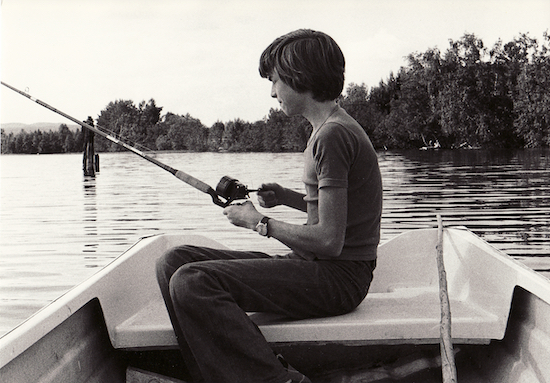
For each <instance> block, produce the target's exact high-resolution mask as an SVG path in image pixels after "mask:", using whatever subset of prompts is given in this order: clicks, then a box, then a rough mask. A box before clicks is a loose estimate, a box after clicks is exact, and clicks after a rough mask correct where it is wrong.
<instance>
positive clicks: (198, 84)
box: [0, 0, 550, 126]
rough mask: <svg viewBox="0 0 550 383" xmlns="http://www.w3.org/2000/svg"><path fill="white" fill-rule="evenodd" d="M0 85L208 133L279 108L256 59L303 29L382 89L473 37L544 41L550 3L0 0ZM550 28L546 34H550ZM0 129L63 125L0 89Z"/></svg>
mask: <svg viewBox="0 0 550 383" xmlns="http://www.w3.org/2000/svg"><path fill="white" fill-rule="evenodd" d="M1 4H2V5H1V9H0V12H1V30H0V31H1V32H0V33H1V47H0V49H1V50H0V52H1V58H0V77H1V79H2V81H3V82H5V83H7V84H9V85H12V86H14V87H16V88H19V89H21V90H23V91H26V92H28V93H29V94H30V95H32V96H34V97H36V98H38V99H40V100H42V101H44V102H46V103H48V104H50V105H51V106H53V107H55V108H57V109H58V110H61V111H63V112H65V113H66V114H68V115H71V116H73V117H75V118H77V119H79V120H85V119H86V118H87V117H88V116H92V118H94V119H96V118H97V117H98V115H99V114H100V113H101V111H102V110H103V109H105V108H106V106H107V105H108V104H109V102H112V101H116V100H121V99H122V100H132V101H133V102H134V103H135V104H136V105H138V104H139V103H140V102H141V101H148V100H150V99H151V98H152V99H154V100H155V102H156V105H157V106H162V107H163V111H162V114H165V113H167V112H171V113H175V114H180V115H186V114H190V115H191V116H192V117H194V118H198V119H199V120H201V122H202V123H203V124H204V125H206V126H211V125H212V124H214V123H215V122H216V121H222V122H227V121H231V120H234V119H236V118H241V119H243V120H245V121H250V122H254V121H257V120H260V119H262V118H264V117H265V116H266V115H268V113H269V110H270V108H277V107H278V104H277V102H276V100H274V99H272V98H271V97H270V89H271V87H270V83H269V81H267V80H265V79H262V78H261V77H260V76H259V74H258V59H259V57H260V54H261V52H262V51H263V50H264V49H265V48H266V47H267V46H268V45H269V44H270V43H271V42H272V41H273V40H274V39H275V38H277V37H279V36H280V35H283V34H285V33H287V32H290V31H292V30H296V29H299V28H310V29H315V30H320V31H323V32H325V33H328V34H329V35H331V36H332V37H333V38H334V39H335V40H336V42H337V43H338V44H339V45H340V47H341V49H342V51H343V52H344V55H345V58H346V87H347V86H348V85H349V84H350V83H356V84H363V83H364V84H365V85H366V86H367V87H373V86H377V85H378V84H379V82H380V81H381V80H386V79H387V78H388V77H389V75H390V73H391V72H394V73H396V72H397V71H398V70H399V68H400V67H402V66H405V65H406V64H407V63H406V60H405V57H406V56H407V55H409V54H410V53H413V52H425V51H426V50H427V49H430V48H438V49H439V50H440V51H443V52H444V51H445V50H446V49H447V48H448V47H449V39H452V40H459V39H460V38H461V37H462V36H463V35H464V34H465V33H474V34H475V35H476V36H477V37H478V38H480V39H481V40H482V41H483V42H484V44H485V45H486V46H488V47H492V46H493V45H494V43H495V42H497V40H498V39H501V40H502V41H503V42H504V43H506V42H509V41H512V40H513V39H514V37H517V36H519V34H520V33H529V35H530V36H531V37H534V38H537V39H538V40H539V41H540V40H541V39H542V35H543V32H544V31H546V30H549V28H550V1H549V0H522V1H517V0H451V1H448V0H438V1H437V0H338V1H334V0H149V1H146V0H48V1H44V0H2V3H1ZM549 32H550V31H549ZM0 122H2V123H15V122H18V123H26V124H31V123H37V122H54V123H58V122H59V123H69V124H71V122H70V121H68V120H66V119H64V118H63V117H62V116H59V115H57V114H55V113H53V112H51V111H49V110H47V109H45V108H43V107H41V106H40V105H38V104H35V103H33V102H31V101H30V100H28V99H27V98H25V97H23V96H21V95H19V94H17V93H15V92H13V91H11V90H9V89H7V88H6V87H4V86H2V87H1V93H0Z"/></svg>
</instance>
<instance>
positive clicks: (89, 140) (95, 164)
mask: <svg viewBox="0 0 550 383" xmlns="http://www.w3.org/2000/svg"><path fill="white" fill-rule="evenodd" d="M85 122H86V123H87V124H88V125H91V126H94V120H93V119H92V117H88V120H87V121H85ZM82 131H83V132H82V133H83V135H84V154H83V158H82V168H83V170H84V175H85V176H90V177H94V176H95V173H96V172H99V155H98V154H96V153H95V149H94V132H93V131H91V130H89V129H86V128H84V127H83V128H82Z"/></svg>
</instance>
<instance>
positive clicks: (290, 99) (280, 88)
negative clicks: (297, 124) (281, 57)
mask: <svg viewBox="0 0 550 383" xmlns="http://www.w3.org/2000/svg"><path fill="white" fill-rule="evenodd" d="M268 79H269V81H271V82H272V86H271V97H273V98H276V99H277V101H279V104H280V105H281V109H282V110H283V112H285V114H286V115H287V116H296V115H301V114H302V113H303V111H304V105H305V99H306V96H307V94H306V93H299V92H297V91H295V90H294V89H292V88H291V87H290V86H289V85H287V84H285V83H284V82H283V80H281V78H280V77H279V74H278V73H277V70H275V69H274V70H273V73H272V74H271V76H269V78H268Z"/></svg>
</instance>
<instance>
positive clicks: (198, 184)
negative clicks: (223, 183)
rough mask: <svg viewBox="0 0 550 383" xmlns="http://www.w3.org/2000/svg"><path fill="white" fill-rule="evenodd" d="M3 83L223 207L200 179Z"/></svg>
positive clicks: (210, 189) (215, 194) (3, 83)
mask: <svg viewBox="0 0 550 383" xmlns="http://www.w3.org/2000/svg"><path fill="white" fill-rule="evenodd" d="M1 83H2V85H4V86H5V87H7V88H9V89H11V90H13V91H14V92H17V93H19V94H21V95H23V96H25V97H27V98H28V99H29V100H31V101H34V102H36V103H37V104H38V105H41V106H43V107H44V108H46V109H49V110H51V111H52V112H55V113H57V114H59V115H61V116H63V117H65V118H67V119H69V120H71V121H73V122H74V123H77V124H78V125H80V126H82V127H84V128H86V129H90V130H91V131H92V132H94V133H97V134H99V135H100V136H102V137H105V138H106V139H108V140H109V141H112V142H114V143H115V144H117V145H119V146H122V147H123V148H125V149H128V150H129V151H131V152H132V153H135V154H137V155H138V156H140V157H142V158H144V159H146V160H147V161H149V162H151V163H153V164H155V165H157V166H159V167H161V168H163V169H164V170H166V171H168V172H170V173H172V174H173V175H175V176H176V177H177V178H179V179H180V180H182V181H183V182H185V183H187V184H189V185H191V186H193V187H194V188H196V189H198V190H200V191H202V192H204V193H207V194H210V195H211V196H212V199H213V200H214V203H215V204H216V205H220V206H222V204H223V202H222V201H220V200H219V198H218V195H217V193H216V191H215V190H214V189H212V187H210V186H209V185H207V184H205V183H204V182H202V181H201V180H199V179H197V178H195V177H193V176H191V175H190V174H187V173H184V172H182V171H181V170H177V169H174V168H172V167H170V166H168V165H166V164H163V163H162V162H160V161H159V160H157V159H155V158H153V157H150V156H148V155H147V154H145V153H143V152H142V151H141V150H139V149H137V148H135V147H133V146H132V145H130V144H128V143H126V142H124V141H122V140H120V139H118V138H116V137H113V136H112V135H110V134H108V133H106V132H104V131H102V130H100V129H98V128H96V127H94V126H92V125H90V124H87V123H85V122H82V121H80V120H78V119H76V118H74V117H72V116H69V115H68V114H66V113H64V112H62V111H60V110H59V109H56V108H54V107H53V106H51V105H48V104H46V103H45V102H44V101H41V100H39V99H37V98H35V97H33V96H31V95H30V94H28V93H25V92H23V91H21V90H19V89H17V88H14V87H13V86H11V85H8V84H6V83H5V82H3V81H1Z"/></svg>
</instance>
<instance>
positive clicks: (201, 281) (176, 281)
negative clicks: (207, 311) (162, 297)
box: [170, 264, 213, 306]
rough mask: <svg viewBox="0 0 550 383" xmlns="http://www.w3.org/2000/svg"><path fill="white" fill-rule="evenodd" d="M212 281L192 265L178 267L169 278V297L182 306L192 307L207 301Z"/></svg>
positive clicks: (206, 274)
mask: <svg viewBox="0 0 550 383" xmlns="http://www.w3.org/2000/svg"><path fill="white" fill-rule="evenodd" d="M212 282H213V279H212V277H211V276H209V275H208V273H206V272H205V271H203V270H201V269H200V268H198V267H196V265H193V264H187V265H184V266H182V267H180V268H179V269H178V270H177V271H176V272H175V273H174V274H173V275H172V277H171V278H170V296H171V297H172V300H173V301H174V300H175V301H177V302H178V303H179V304H180V305H183V306H194V305H196V304H201V302H204V300H205V299H208V291H211V288H212Z"/></svg>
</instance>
